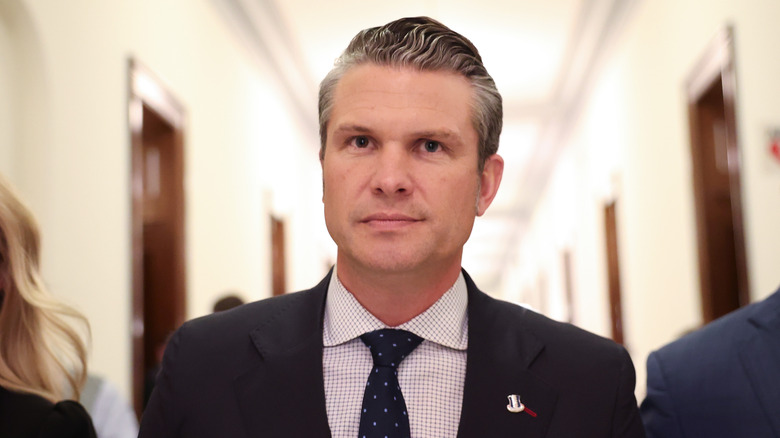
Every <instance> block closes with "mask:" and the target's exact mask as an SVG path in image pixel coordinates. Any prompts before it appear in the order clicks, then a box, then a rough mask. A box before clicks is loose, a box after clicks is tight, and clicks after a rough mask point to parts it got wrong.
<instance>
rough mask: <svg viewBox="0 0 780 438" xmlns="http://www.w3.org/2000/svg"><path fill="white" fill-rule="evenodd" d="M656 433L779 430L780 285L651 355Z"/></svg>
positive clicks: (650, 400)
mask: <svg viewBox="0 0 780 438" xmlns="http://www.w3.org/2000/svg"><path fill="white" fill-rule="evenodd" d="M641 413H642V419H643V420H644V422H645V427H646V429H647V436H648V437H651V438H683V437H686V438H692V437H707V438H718V437H724V438H726V437H728V438H736V437H746V438H764V437H766V438H769V437H775V438H777V437H780V290H778V291H777V292H775V293H774V294H773V295H772V296H770V297H769V298H767V299H766V300H764V301H762V302H759V303H756V304H752V305H750V306H746V307H744V308H742V309H739V310H736V311H734V312H732V313H730V314H728V315H726V316H724V317H722V318H720V319H718V320H716V321H714V322H712V323H711V324H708V325H707V326H705V327H704V328H702V329H700V330H698V331H696V332H694V333H691V334H689V335H687V336H685V337H683V338H681V339H679V340H677V341H675V342H672V343H671V344H669V345H667V346H665V347H663V348H661V349H660V350H658V351H656V352H653V353H652V354H650V357H649V358H648V359H647V397H646V398H645V400H644V401H643V402H642V407H641Z"/></svg>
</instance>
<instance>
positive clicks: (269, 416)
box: [234, 275, 330, 437]
mask: <svg viewBox="0 0 780 438" xmlns="http://www.w3.org/2000/svg"><path fill="white" fill-rule="evenodd" d="M329 280H330V275H328V276H327V277H325V279H324V280H323V281H322V282H320V284H318V285H317V286H315V287H314V288H313V289H311V290H309V291H306V292H298V293H295V294H292V295H291V296H288V297H285V298H286V299H288V302H287V305H286V306H285V307H283V308H280V310H279V311H278V312H277V313H276V314H275V316H274V317H272V318H268V319H266V320H265V321H263V322H262V324H261V325H260V326H258V327H256V328H255V329H254V330H252V332H251V333H250V334H249V336H250V337H251V339H252V344H253V345H254V348H255V349H256V350H257V354H256V355H255V356H254V357H256V361H255V362H254V363H252V364H251V365H250V366H249V367H248V369H247V370H246V371H244V372H242V373H241V374H240V375H239V376H238V377H237V378H236V379H235V380H234V389H235V392H236V396H237V399H238V404H239V409H240V411H241V414H242V417H243V419H244V424H245V425H246V429H247V432H248V436H317V437H329V436H330V429H329V427H328V418H327V412H326V408H325V389H324V383H323V376H322V315H323V308H324V303H325V295H326V293H327V289H328V282H329Z"/></svg>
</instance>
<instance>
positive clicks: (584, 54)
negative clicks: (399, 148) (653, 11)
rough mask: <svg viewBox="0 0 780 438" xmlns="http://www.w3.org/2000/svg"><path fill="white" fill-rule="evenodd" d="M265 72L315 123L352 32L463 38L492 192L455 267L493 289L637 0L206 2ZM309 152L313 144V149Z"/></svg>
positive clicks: (274, 0)
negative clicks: (490, 117) (476, 69)
mask: <svg viewBox="0 0 780 438" xmlns="http://www.w3.org/2000/svg"><path fill="white" fill-rule="evenodd" d="M213 1H214V3H215V4H216V5H217V6H218V7H219V8H220V9H221V10H222V11H223V12H224V16H225V17H226V18H227V19H228V20H229V22H230V23H231V27H232V28H233V29H235V30H236V31H237V32H238V34H239V35H240V37H241V38H242V39H243V40H244V42H245V43H247V44H248V46H249V47H250V50H253V51H255V52H256V53H257V54H258V56H262V57H263V58H264V59H268V58H270V59H272V60H273V62H274V65H273V66H272V67H273V68H274V69H275V70H276V72H277V74H278V76H279V78H280V79H281V80H282V81H283V83H285V85H286V91H287V93H288V94H290V96H291V97H292V98H293V100H294V101H296V102H297V108H298V110H299V112H300V117H301V118H302V119H303V121H304V122H305V123H311V124H313V126H316V123H317V115H316V105H315V102H316V92H317V87H318V84H319V81H320V80H321V79H322V78H323V77H324V76H325V74H326V73H327V72H328V71H329V70H330V68H331V67H332V65H333V61H334V59H335V58H336V57H337V56H338V55H339V54H340V53H341V51H342V50H344V48H346V46H347V44H348V42H349V41H350V40H351V39H352V37H353V36H354V35H355V34H356V33H357V32H358V31H360V30H361V29H364V28H367V27H371V26H377V25H382V24H384V23H387V22H389V21H392V20H394V19H397V18H400V17H403V16H417V15H427V16H431V17H433V18H436V19H437V20H439V21H441V22H443V23H444V24H446V25H447V26H449V27H450V28H452V29H453V30H456V31H458V32H460V33H462V34H463V35H465V36H466V37H467V38H469V39H470V40H471V41H472V42H473V43H474V44H475V45H476V46H477V48H478V49H479V50H480V53H481V55H482V58H483V61H484V63H485V66H486V67H487V69H488V71H489V72H490V73H491V75H492V76H493V78H494V79H495V81H496V85H497V86H498V89H499V91H500V92H501V94H502V96H503V98H504V130H503V132H502V135H501V143H500V147H499V154H500V155H502V156H503V158H504V160H505V162H506V166H505V171H504V178H503V181H502V184H501V189H500V190H499V192H498V195H497V197H496V199H495V201H494V203H493V205H492V206H491V207H490V209H488V212H487V213H486V214H485V215H484V216H483V217H482V218H480V219H478V220H477V223H476V225H475V227H474V231H473V233H472V236H471V239H470V240H469V243H468V244H467V245H466V250H465V254H464V260H463V266H464V267H465V268H466V269H467V270H468V271H469V273H470V274H471V275H472V277H474V279H475V281H476V282H477V284H480V285H481V287H483V288H485V289H486V290H492V289H494V288H495V287H498V284H499V282H500V278H501V272H502V270H504V269H507V268H508V267H509V266H510V264H511V262H512V259H513V257H515V256H516V249H517V247H518V245H519V239H520V238H521V237H522V234H523V230H524V227H525V226H526V225H527V224H528V221H529V220H530V215H531V212H532V211H533V208H534V206H535V203H536V201H537V199H538V198H539V196H540V192H541V191H542V190H543V188H544V186H545V183H546V181H547V179H548V177H549V173H550V171H551V169H552V167H553V164H554V162H555V159H556V157H557V151H558V149H559V148H560V147H561V144H562V142H563V140H564V138H565V136H566V133H567V126H570V125H571V120H572V118H573V117H574V115H576V109H577V107H578V103H579V102H580V100H581V99H582V94H583V89H584V87H585V86H586V85H587V81H588V77H589V76H590V74H591V72H592V71H593V70H594V68H595V65H596V64H597V62H598V60H599V58H600V54H602V53H603V51H604V50H605V47H606V45H607V42H608V41H609V40H610V37H611V36H612V35H613V34H614V33H615V31H616V28H617V27H618V24H619V23H620V22H621V21H622V19H623V18H624V17H625V14H626V12H627V11H628V10H629V9H630V5H631V3H633V2H634V1H637V0H482V1H479V2H476V1H473V0H471V1H467V0H418V1H412V0H396V1H393V2H388V1H371V0H362V1H358V0H341V1H329V2H327V1H314V0H213ZM312 146H313V147H315V148H316V147H317V146H318V145H317V144H314V145H312Z"/></svg>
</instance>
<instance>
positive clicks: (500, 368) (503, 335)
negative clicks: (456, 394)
mask: <svg viewBox="0 0 780 438" xmlns="http://www.w3.org/2000/svg"><path fill="white" fill-rule="evenodd" d="M464 276H465V277H466V284H467V285H468V290H469V310H468V314H469V346H468V359H467V363H466V382H465V387H464V391H463V406H462V409H461V419H460V427H459V429H458V436H459V437H472V436H490V437H501V436H523V437H528V438H534V437H542V436H544V434H545V431H546V429H547V427H548V425H549V422H550V419H551V418H552V415H553V410H554V408H555V402H556V400H557V394H556V393H555V391H554V390H553V389H552V388H551V387H550V386H549V385H547V384H546V383H545V382H543V381H541V380H540V379H538V378H537V377H535V376H534V375H533V373H531V372H530V371H529V370H528V368H529V366H530V365H531V363H532V362H533V361H534V359H535V358H536V357H537V356H538V355H539V354H540V353H541V352H542V350H543V349H544V345H543V344H542V342H541V341H540V340H539V339H537V338H536V337H534V336H533V335H532V334H530V333H529V332H528V330H524V328H523V327H522V326H521V324H522V321H523V318H522V315H521V314H522V313H524V312H525V311H526V310H525V309H523V308H521V307H517V308H513V307H508V306H505V305H502V304H500V303H499V302H497V301H496V300H494V299H492V298H490V297H488V296H487V295H485V294H484V293H482V292H481V291H479V290H478V289H477V288H476V286H475V285H474V282H473V281H472V280H471V278H469V276H468V275H467V274H466V273H465V272H464ZM512 394H516V395H518V396H519V397H520V401H521V402H522V403H523V404H524V405H525V406H526V407H527V408H528V409H530V410H531V411H533V412H534V413H535V414H536V416H535V417H534V416H532V415H531V414H529V413H528V412H518V413H513V412H509V410H508V409H507V404H508V399H507V397H508V396H509V395H512Z"/></svg>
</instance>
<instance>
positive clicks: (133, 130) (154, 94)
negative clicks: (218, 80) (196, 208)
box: [128, 58, 186, 418]
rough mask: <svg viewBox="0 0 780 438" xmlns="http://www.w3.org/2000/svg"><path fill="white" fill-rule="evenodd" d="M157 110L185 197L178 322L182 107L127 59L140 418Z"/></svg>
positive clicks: (182, 306)
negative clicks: (146, 152)
mask: <svg viewBox="0 0 780 438" xmlns="http://www.w3.org/2000/svg"><path fill="white" fill-rule="evenodd" d="M148 110H151V111H154V113H156V115H157V116H159V117H160V118H161V119H163V120H165V122H166V123H167V124H168V125H170V126H171V127H172V128H173V132H174V134H173V142H172V146H173V148H174V151H173V153H174V155H175V156H176V159H175V160H174V161H175V162H176V163H177V164H176V165H175V166H176V169H175V172H176V174H177V175H179V176H181V178H178V179H179V181H180V182H181V184H182V187H181V188H180V190H181V198H182V199H181V200H180V202H179V204H180V205H179V206H178V207H177V208H178V209H179V211H177V214H176V219H175V220H174V221H175V226H174V227H173V230H174V233H176V236H175V237H176V238H175V239H174V244H173V246H174V247H173V248H172V253H173V254H174V258H175V260H174V261H173V266H174V269H173V270H172V271H173V272H171V275H172V276H175V277H176V278H177V281H178V282H179V283H178V284H180V285H181V287H180V288H174V289H177V290H173V291H171V292H172V293H174V294H175V296H174V297H173V300H174V302H175V303H176V306H175V316H174V318H175V319H176V322H177V324H176V325H177V326H178V325H180V324H181V323H183V322H184V320H185V318H186V260H185V240H184V236H185V231H184V190H183V175H184V169H183V162H184V123H185V112H184V107H183V106H182V105H181V104H180V103H179V102H178V100H177V99H176V98H175V97H174V96H173V95H172V94H171V93H170V92H169V91H168V90H167V89H166V87H165V86H164V85H163V83H162V81H160V80H159V79H158V78H157V76H156V75H155V74H153V73H152V72H151V70H149V69H148V68H147V67H145V66H144V65H142V64H141V63H140V62H138V61H137V60H135V59H133V58H130V59H129V60H128V127H129V132H130V155H131V157H130V159H131V169H130V184H131V190H130V192H131V193H130V194H131V245H132V247H131V254H132V261H131V264H132V266H131V274H132V279H131V281H132V289H131V290H132V319H131V324H132V327H131V333H132V401H133V407H134V409H135V412H136V415H137V416H138V418H140V417H141V413H142V411H143V403H144V383H145V377H146V376H145V372H144V371H145V364H144V363H145V357H144V333H145V327H144V268H143V262H144V238H143V228H144V218H143V201H144V175H143V163H144V156H143V129H144V126H143V115H144V111H148Z"/></svg>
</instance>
